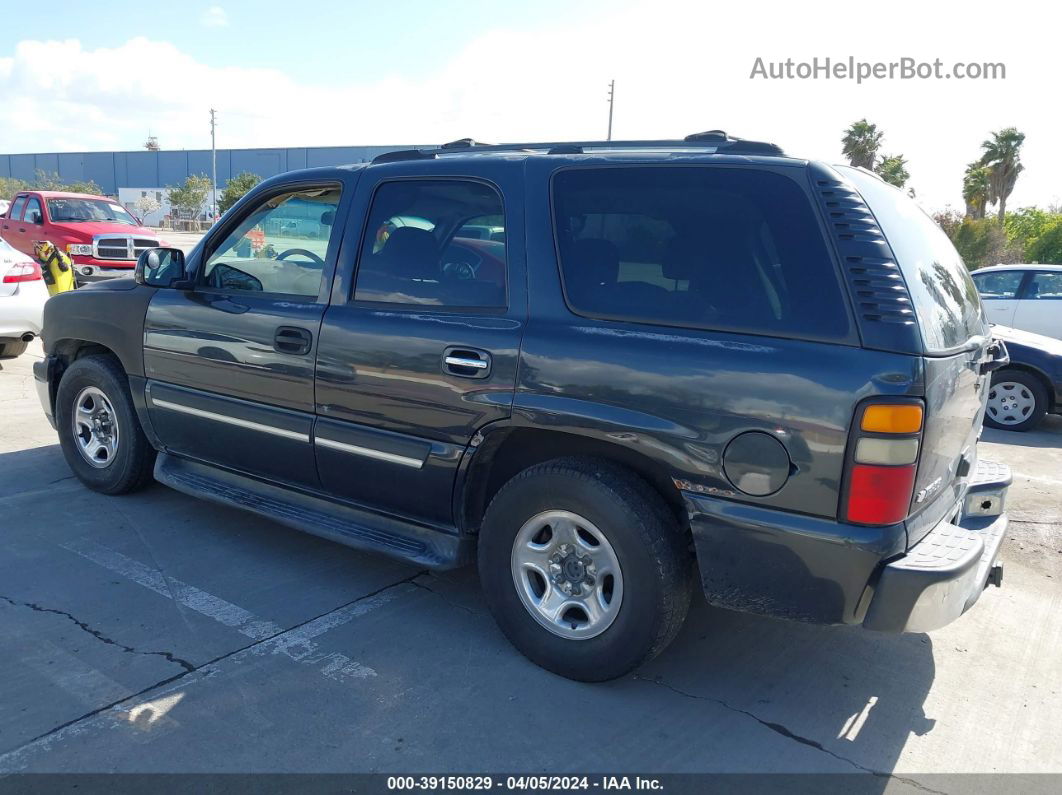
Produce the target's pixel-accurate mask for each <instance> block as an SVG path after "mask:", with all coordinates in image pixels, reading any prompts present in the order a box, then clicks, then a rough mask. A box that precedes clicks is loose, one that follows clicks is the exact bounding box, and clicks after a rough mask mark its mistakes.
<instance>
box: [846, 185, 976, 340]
mask: <svg viewBox="0 0 1062 795" xmlns="http://www.w3.org/2000/svg"><path fill="white" fill-rule="evenodd" d="M838 170H840V171H842V172H843V173H844V174H845V175H846V176H847V177H848V178H849V179H851V181H852V182H853V183H854V184H855V186H856V188H858V189H859V192H860V193H861V194H862V195H863V199H864V200H865V201H866V202H867V204H868V205H869V206H870V209H871V211H872V212H873V213H874V217H875V218H877V221H878V225H879V226H880V227H881V231H882V232H884V233H885V237H886V238H887V239H888V241H889V246H890V247H891V248H892V253H893V254H894V255H895V257H896V264H897V265H899V266H900V271H901V272H902V273H903V278H904V280H905V281H906V282H907V289H908V291H909V292H910V293H911V301H912V302H913V303H914V307H915V313H916V314H917V315H918V322H919V328H920V329H921V332H922V341H923V343H924V345H925V349H926V353H942V352H945V351H948V350H951V349H953V348H958V347H961V346H963V345H965V344H966V343H967V342H968V341H969V340H970V339H971V338H973V337H979V336H984V335H985V334H987V333H988V323H987V321H986V319H985V314H984V307H983V306H982V305H981V298H980V296H978V294H977V288H976V287H975V286H974V282H973V279H972V278H970V273H969V271H967V270H966V265H965V264H964V263H963V261H962V257H960V256H959V252H958V251H956V250H955V246H953V245H952V244H951V241H950V240H948V236H947V235H946V234H944V230H942V229H941V228H940V227H939V226H937V224H936V223H934V221H933V219H932V218H930V217H929V216H928V215H926V214H925V212H924V211H923V210H922V208H921V207H919V206H918V205H917V204H916V203H915V202H914V201H913V200H912V199H911V198H910V197H908V196H907V195H906V194H905V193H904V192H903V191H901V190H899V189H898V188H894V187H893V186H892V185H889V184H887V183H885V182H883V181H882V180H880V179H878V178H877V177H874V176H872V175H870V174H865V173H863V172H861V171H858V170H856V169H852V168H848V167H839V169H838Z"/></svg>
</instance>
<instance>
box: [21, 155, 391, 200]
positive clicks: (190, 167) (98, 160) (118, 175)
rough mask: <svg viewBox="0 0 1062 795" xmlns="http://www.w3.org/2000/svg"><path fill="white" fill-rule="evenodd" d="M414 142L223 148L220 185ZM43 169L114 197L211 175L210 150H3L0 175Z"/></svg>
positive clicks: (360, 158)
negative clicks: (25, 152)
mask: <svg viewBox="0 0 1062 795" xmlns="http://www.w3.org/2000/svg"><path fill="white" fill-rule="evenodd" d="M406 148H409V147H408V146H320V147H299V148H294V149H219V150H218V152H217V155H218V189H219V190H220V189H222V188H224V187H225V183H226V182H228V181H229V179H231V178H232V177H234V176H236V175H237V174H239V173H241V172H244V171H249V172H251V173H252V174H257V175H258V176H260V177H262V178H265V177H271V176H273V175H274V174H280V173H282V172H284V171H293V170H295V169H299V168H313V167H314V166H339V165H344V164H346V163H364V162H366V161H369V160H372V159H373V158H374V157H375V156H376V155H378V154H382V153H383V152H390V151H393V150H395V149H406ZM37 171H46V172H49V173H58V174H59V177H60V179H62V180H64V181H66V182H73V181H82V180H92V181H93V182H95V183H96V184H97V185H99V186H100V187H101V188H102V189H103V192H104V193H106V194H109V195H112V196H116V195H117V194H118V188H163V187H170V186H175V185H177V184H179V183H181V182H184V180H185V178H186V177H187V176H189V175H191V174H205V175H206V176H208V177H209V176H210V150H209V149H182V150H179V151H161V152H149V151H148V150H146V149H145V150H143V151H139V152H63V153H57V154H56V153H52V154H36V155H0V177H15V178H17V179H22V180H26V181H27V182H30V181H32V180H33V179H34V177H35V176H36V173H37Z"/></svg>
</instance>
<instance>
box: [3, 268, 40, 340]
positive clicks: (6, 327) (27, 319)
mask: <svg viewBox="0 0 1062 795" xmlns="http://www.w3.org/2000/svg"><path fill="white" fill-rule="evenodd" d="M47 300H48V288H47V287H46V286H45V284H44V282H43V281H41V280H37V281H33V282H22V283H21V284H18V285H17V289H16V290H15V292H14V294H12V295H5V296H2V297H0V339H4V340H8V339H20V338H21V337H22V335H23V334H33V335H34V336H40V333H41V328H42V327H43V325H44V303H45V302H46V301H47Z"/></svg>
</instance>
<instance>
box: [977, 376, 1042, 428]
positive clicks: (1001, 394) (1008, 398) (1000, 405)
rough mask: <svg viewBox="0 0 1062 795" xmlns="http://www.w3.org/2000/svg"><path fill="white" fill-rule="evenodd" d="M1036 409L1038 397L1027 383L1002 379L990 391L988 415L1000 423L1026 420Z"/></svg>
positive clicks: (1013, 423) (1012, 423)
mask: <svg viewBox="0 0 1062 795" xmlns="http://www.w3.org/2000/svg"><path fill="white" fill-rule="evenodd" d="M1035 409H1036V397H1035V396H1034V395H1033V393H1032V390H1030V389H1029V387H1027V386H1025V384H1019V383H1018V382H1017V381H1001V382H999V383H998V384H993V385H992V389H990V390H989V392H988V409H987V410H988V415H989V416H990V417H991V418H992V419H993V420H995V421H996V422H998V423H999V424H1000V425H1017V424H1018V423H1021V422H1025V420H1027V419H1028V418H1029V417H1030V415H1031V414H1032V413H1033V411H1034V410H1035Z"/></svg>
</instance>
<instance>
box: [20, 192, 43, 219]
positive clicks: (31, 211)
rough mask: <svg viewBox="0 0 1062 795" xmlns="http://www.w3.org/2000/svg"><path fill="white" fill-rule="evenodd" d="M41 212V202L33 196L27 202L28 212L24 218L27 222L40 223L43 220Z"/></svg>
mask: <svg viewBox="0 0 1062 795" xmlns="http://www.w3.org/2000/svg"><path fill="white" fill-rule="evenodd" d="M43 218H44V217H43V215H42V214H41V203H40V202H39V201H38V200H37V199H36V198H34V197H33V196H31V197H30V198H29V201H27V202H26V214H25V215H24V216H23V217H22V220H23V221H25V222H26V223H27V224H39V223H40V222H41V221H42V220H43Z"/></svg>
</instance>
